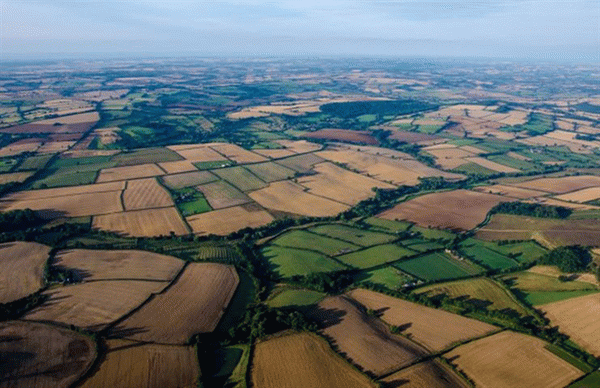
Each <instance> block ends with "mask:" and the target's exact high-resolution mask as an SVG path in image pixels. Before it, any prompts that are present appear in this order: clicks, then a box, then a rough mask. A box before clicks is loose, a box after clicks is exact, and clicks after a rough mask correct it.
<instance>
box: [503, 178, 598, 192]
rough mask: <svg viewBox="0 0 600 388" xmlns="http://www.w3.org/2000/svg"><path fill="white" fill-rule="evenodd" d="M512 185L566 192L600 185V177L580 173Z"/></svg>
mask: <svg viewBox="0 0 600 388" xmlns="http://www.w3.org/2000/svg"><path fill="white" fill-rule="evenodd" d="M511 186H517V187H522V188H525V189H532V190H540V191H545V192H548V193H554V194H564V193H568V192H571V191H575V190H581V189H585V188H588V187H595V186H600V177H598V176H594V175H580V176H567V177H562V178H540V179H534V180H530V181H527V182H521V183H515V184H511Z"/></svg>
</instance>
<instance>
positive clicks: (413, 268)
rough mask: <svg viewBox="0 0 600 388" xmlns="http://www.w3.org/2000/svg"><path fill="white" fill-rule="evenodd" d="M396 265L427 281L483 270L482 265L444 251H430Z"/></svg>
mask: <svg viewBox="0 0 600 388" xmlns="http://www.w3.org/2000/svg"><path fill="white" fill-rule="evenodd" d="M394 266H395V267H397V268H398V269H400V270H402V271H403V272H406V273H409V274H411V275H413V276H415V277H417V278H419V279H422V280H424V281H426V282H435V281H440V280H446V279H456V278H463V277H469V276H473V275H477V274H480V273H482V272H483V269H482V268H481V267H479V266H477V265H475V264H473V263H470V262H468V261H467V260H460V259H457V258H454V257H451V256H450V255H449V254H447V253H444V252H433V253H428V254H425V255H422V256H418V257H415V258H413V259H410V260H406V261H401V262H399V263H395V264H394Z"/></svg>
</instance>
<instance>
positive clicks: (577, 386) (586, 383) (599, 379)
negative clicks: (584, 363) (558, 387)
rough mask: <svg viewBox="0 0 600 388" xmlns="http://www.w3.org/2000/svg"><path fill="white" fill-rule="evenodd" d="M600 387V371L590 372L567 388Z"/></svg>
mask: <svg viewBox="0 0 600 388" xmlns="http://www.w3.org/2000/svg"><path fill="white" fill-rule="evenodd" d="M598 386H600V371H596V372H592V373H590V374H589V375H587V376H586V377H584V378H583V379H581V380H578V381H576V382H574V383H573V384H571V385H569V386H568V388H591V387H598Z"/></svg>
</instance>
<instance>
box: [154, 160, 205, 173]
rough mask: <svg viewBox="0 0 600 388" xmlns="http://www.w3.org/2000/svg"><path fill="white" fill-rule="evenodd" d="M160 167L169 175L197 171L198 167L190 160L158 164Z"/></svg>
mask: <svg viewBox="0 0 600 388" xmlns="http://www.w3.org/2000/svg"><path fill="white" fill-rule="evenodd" d="M158 166H159V167H160V168H162V169H163V170H165V172H166V173H167V174H179V173H182V172H189V171H197V170H196V167H194V165H193V164H192V162H190V161H189V160H179V161H175V162H163V163H158Z"/></svg>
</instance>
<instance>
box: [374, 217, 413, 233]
mask: <svg viewBox="0 0 600 388" xmlns="http://www.w3.org/2000/svg"><path fill="white" fill-rule="evenodd" d="M364 222H365V223H366V224H367V225H370V226H372V227H374V228H377V229H381V230H384V231H386V232H389V233H397V232H404V231H406V230H408V229H409V228H410V227H411V226H412V224H410V223H408V222H399V221H392V220H384V219H383V218H377V217H370V218H367V219H365V220H364Z"/></svg>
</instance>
